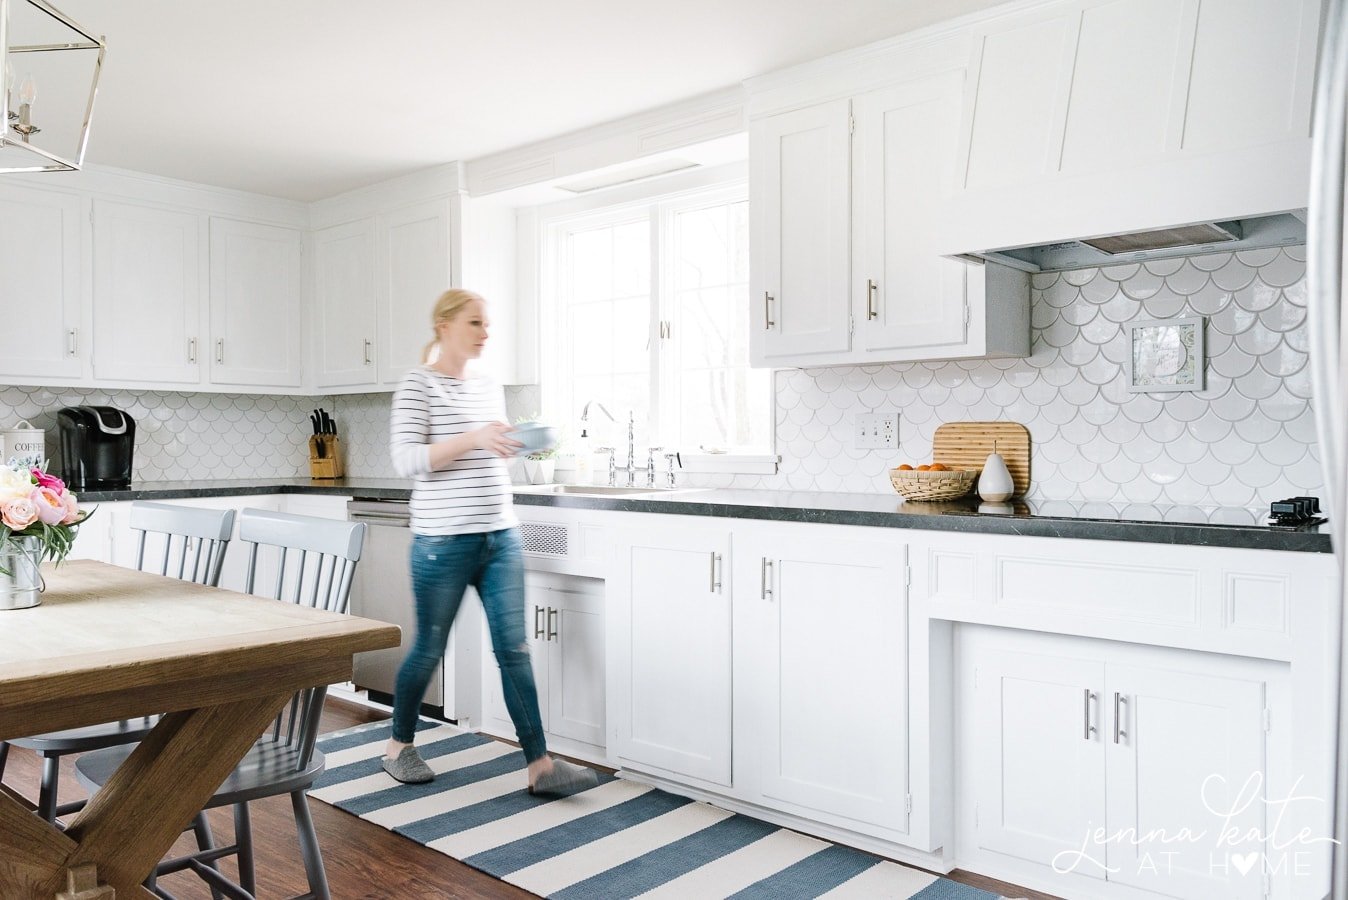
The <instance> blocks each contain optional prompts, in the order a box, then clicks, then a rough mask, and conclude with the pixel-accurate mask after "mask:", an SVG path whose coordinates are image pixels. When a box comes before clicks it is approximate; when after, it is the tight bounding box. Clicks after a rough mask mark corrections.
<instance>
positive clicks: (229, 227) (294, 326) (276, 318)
mask: <svg viewBox="0 0 1348 900" xmlns="http://www.w3.org/2000/svg"><path fill="white" fill-rule="evenodd" d="M301 246H302V237H301V234H300V232H299V231H298V230H296V229H294V228H281V227H278V226H275V225H258V224H255V223H252V222H236V221H232V220H230V219H211V294H210V319H211V351H210V363H209V365H210V379H211V381H212V382H213V383H214V384H237V385H269V386H276V387H299V386H300V383H301V379H302V371H301V356H302V354H301V352H300V351H301V347H302V344H301V340H300V305H301V293H300V292H301V284H300V282H301V265H300V262H301V260H300V254H301Z"/></svg>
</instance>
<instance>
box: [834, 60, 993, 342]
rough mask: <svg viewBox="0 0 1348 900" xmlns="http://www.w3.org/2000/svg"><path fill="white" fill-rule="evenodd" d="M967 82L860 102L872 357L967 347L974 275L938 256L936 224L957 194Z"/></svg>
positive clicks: (862, 334)
mask: <svg viewBox="0 0 1348 900" xmlns="http://www.w3.org/2000/svg"><path fill="white" fill-rule="evenodd" d="M963 83H964V78H963V73H960V72H952V73H947V74H945V75H941V76H937V77H933V78H930V79H924V80H922V81H915V82H909V83H906V84H900V85H896V86H894V87H891V88H885V89H883V90H879V91H872V92H871V93H868V94H864V95H862V96H861V97H858V98H857V100H856V102H855V106H856V120H857V141H858V143H859V144H860V148H859V153H860V158H861V163H860V166H859V170H858V173H857V181H858V184H859V185H861V186H862V187H861V188H860V189H858V190H856V191H855V193H856V197H857V202H858V203H859V204H860V205H861V207H862V215H863V220H862V221H863V223H864V224H863V229H862V234H861V236H860V241H859V244H860V245H861V248H862V250H861V253H862V256H861V262H860V264H859V266H858V272H857V284H856V285H855V287H854V291H855V295H856V296H860V297H863V298H864V299H865V312H864V315H863V316H862V317H861V319H860V320H859V321H860V325H859V327H858V335H859V340H860V343H861V345H862V347H863V348H864V349H865V350H866V351H869V352H875V351H894V350H897V351H910V352H911V351H915V355H918V356H921V355H923V352H922V348H939V347H941V346H942V345H945V346H948V347H955V348H958V347H960V346H961V345H963V344H964V343H965V341H966V339H967V334H968V332H967V320H968V299H967V294H966V291H967V290H968V287H969V273H970V272H971V268H970V267H969V266H968V265H966V264H964V263H960V262H956V261H954V260H949V259H945V258H943V257H942V256H940V255H939V254H938V253H937V252H936V247H935V244H934V242H933V241H932V232H931V218H930V215H931V210H934V209H936V208H937V207H938V206H939V205H940V204H941V203H942V202H943V198H944V197H946V196H948V195H949V194H950V191H951V188H952V183H953V178H954V157H955V147H956V143H957V137H958V129H959V106H960V95H961V92H962V87H963ZM928 352H930V351H928ZM956 353H958V350H957V351H956ZM890 355H892V354H890Z"/></svg>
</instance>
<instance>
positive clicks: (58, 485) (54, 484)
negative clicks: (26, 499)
mask: <svg viewBox="0 0 1348 900" xmlns="http://www.w3.org/2000/svg"><path fill="white" fill-rule="evenodd" d="M33 478H35V479H36V480H37V486H38V487H44V488H50V489H52V490H53V491H55V492H56V493H57V495H60V494H64V493H65V490H66V483H65V482H64V481H62V480H61V479H59V478H57V477H56V476H55V475H48V474H47V473H46V472H44V471H42V470H41V469H39V468H38V467H37V466H34V467H33Z"/></svg>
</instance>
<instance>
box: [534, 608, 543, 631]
mask: <svg viewBox="0 0 1348 900" xmlns="http://www.w3.org/2000/svg"><path fill="white" fill-rule="evenodd" d="M542 636H543V607H541V606H535V607H534V638H535V639H537V638H541V637H542Z"/></svg>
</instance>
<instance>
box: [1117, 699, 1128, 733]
mask: <svg viewBox="0 0 1348 900" xmlns="http://www.w3.org/2000/svg"><path fill="white" fill-rule="evenodd" d="M1127 702H1128V698H1126V697H1124V696H1123V695H1122V694H1120V693H1119V692H1118V691H1115V692H1114V743H1116V744H1117V743H1119V738H1126V737H1128V732H1126V731H1124V730H1123V728H1122V727H1120V724H1121V723H1120V721H1119V717H1120V713H1119V707H1120V706H1122V705H1123V704H1125V703H1127Z"/></svg>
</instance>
